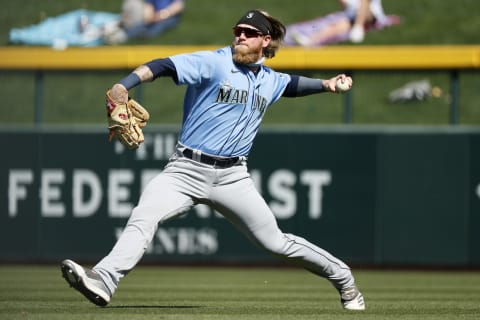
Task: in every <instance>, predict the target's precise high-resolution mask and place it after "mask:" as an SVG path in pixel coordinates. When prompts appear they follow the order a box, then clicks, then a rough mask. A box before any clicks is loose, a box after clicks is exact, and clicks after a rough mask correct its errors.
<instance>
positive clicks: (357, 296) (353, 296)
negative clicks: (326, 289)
mask: <svg viewBox="0 0 480 320" xmlns="http://www.w3.org/2000/svg"><path fill="white" fill-rule="evenodd" d="M340 297H341V302H342V306H343V308H344V309H346V310H365V301H364V300H363V295H362V294H361V293H360V291H358V288H357V287H356V286H353V287H349V288H346V289H343V290H340Z"/></svg>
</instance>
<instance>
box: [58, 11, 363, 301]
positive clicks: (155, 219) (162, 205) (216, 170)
mask: <svg viewBox="0 0 480 320" xmlns="http://www.w3.org/2000/svg"><path fill="white" fill-rule="evenodd" d="M233 34H234V40H233V43H232V45H231V46H228V47H224V48H220V49H218V50H216V51H202V52H195V53H189V54H179V55H174V56H170V57H168V58H161V59H156V60H153V61H150V62H148V63H146V64H144V65H141V66H139V67H138V68H136V69H135V70H134V71H133V72H132V73H131V74H129V75H128V76H126V77H125V78H124V79H122V80H121V81H119V82H118V83H116V84H115V85H113V86H112V88H111V90H110V91H109V101H110V102H109V103H110V104H109V107H111V104H112V103H113V102H112V101H114V102H116V103H119V104H125V103H126V102H127V99H128V90H129V89H131V88H133V87H135V86H137V85H139V84H140V83H142V82H146V81H152V80H154V79H156V78H158V77H171V78H172V79H173V80H174V81H175V83H176V84H178V85H181V84H182V85H186V86H187V91H186V96H185V99H184V105H183V112H184V115H183V121H182V128H181V132H180V135H179V140H178V144H177V147H176V151H175V153H174V154H173V155H172V156H171V158H170V160H169V162H168V164H167V165H166V166H165V168H164V170H163V171H162V173H160V174H159V175H157V176H156V177H155V178H153V179H152V181H151V182H150V183H149V184H148V185H147V186H146V187H145V189H144V191H143V192H142V194H141V196H140V199H139V202H138V204H137V206H136V207H135V208H134V209H133V211H132V214H131V216H130V218H129V220H128V223H127V225H126V227H125V229H124V231H123V233H122V234H121V236H120V237H119V239H118V240H117V242H116V244H115V246H114V247H113V249H112V250H111V252H110V253H109V254H108V255H107V256H105V257H104V258H103V259H102V260H101V261H100V262H98V263H97V264H96V265H95V266H94V267H93V269H87V268H84V267H82V266H80V265H79V264H77V263H75V262H74V261H72V260H64V261H63V262H62V264H61V270H62V274H63V277H64V278H65V279H66V281H67V282H68V283H69V284H70V286H71V287H73V288H75V289H76V290H78V291H79V292H80V293H82V294H83V295H84V296H85V297H86V298H87V299H89V300H90V301H91V302H93V303H94V304H96V305H99V306H106V305H107V304H108V303H109V302H110V300H111V297H112V295H113V294H114V293H115V291H116V289H117V287H118V284H119V281H120V280H121V279H122V277H124V276H125V275H127V273H128V272H129V271H130V270H131V269H132V268H133V267H134V266H135V265H136V264H137V263H138V262H139V260H140V259H141V258H142V256H143V254H144V252H145V250H146V249H147V247H148V245H149V243H150V242H151V241H152V238H153V236H154V234H155V232H156V230H157V228H158V224H159V223H164V222H166V221H167V220H169V219H172V218H175V217H178V216H180V215H181V214H182V213H184V212H185V211H187V210H190V209H191V208H192V207H193V206H195V205H196V204H199V203H202V204H207V205H209V206H210V207H212V208H214V209H215V210H216V211H218V212H220V213H221V214H222V215H223V216H225V218H226V219H228V221H230V222H231V223H232V224H234V225H235V226H236V227H237V228H238V229H239V230H240V231H241V232H242V233H243V234H244V235H245V236H246V237H247V238H248V239H250V240H251V241H252V242H253V243H254V244H256V245H258V246H259V247H261V248H263V249H265V250H266V251H267V252H270V253H272V254H274V255H276V256H279V257H281V258H284V259H286V260H288V261H290V262H292V263H295V264H296V265H300V266H302V267H303V268H305V269H306V270H308V271H310V272H312V273H313V274H315V275H318V276H320V277H323V278H326V279H327V280H329V281H330V282H331V284H332V285H333V286H334V287H335V288H336V289H337V290H338V291H339V294H340V300H341V304H342V306H343V308H345V309H348V310H364V309H365V303H364V300H363V296H362V294H361V293H360V291H359V290H358V288H357V286H356V284H355V280H354V277H353V275H352V273H351V270H350V268H349V267H348V266H347V265H346V264H345V263H344V262H342V261H341V260H339V259H337V258H336V257H334V256H333V255H331V254H330V253H328V252H327V251H325V250H323V249H322V248H320V247H318V246H316V245H314V244H312V243H310V242H309V241H307V240H305V239H303V238H301V237H298V236H296V235H293V234H288V233H283V232H282V231H281V230H280V229H279V227H278V225H277V222H276V220H275V217H274V215H273V213H272V211H271V210H270V208H269V207H268V206H267V204H266V202H265V201H264V199H263V198H262V196H261V195H260V194H259V192H258V191H257V190H256V189H255V186H254V183H253V181H252V179H251V177H250V175H249V173H248V170H247V156H248V154H249V151H250V149H251V147H252V143H253V140H254V138H255V135H256V134H257V131H258V128H259V125H260V122H261V120H262V117H263V115H264V113H265V111H266V110H267V109H268V108H269V107H270V106H271V105H272V104H273V103H274V102H275V101H277V100H278V99H280V98H281V97H298V96H305V95H310V94H315V93H321V92H333V93H335V92H338V90H337V89H336V88H335V85H336V82H337V80H339V79H340V81H343V82H347V83H348V84H349V86H351V85H352V79H351V78H350V77H348V76H346V75H345V74H340V75H337V76H335V77H333V78H330V79H326V80H323V79H313V78H307V77H303V76H299V75H289V74H286V73H280V72H275V71H274V70H272V69H271V68H269V67H266V66H265V65H264V64H263V63H264V60H265V59H267V58H273V57H274V56H275V53H276V52H277V50H278V48H279V46H280V43H281V41H282V40H283V37H284V36H285V27H284V25H283V24H282V23H281V22H280V21H278V20H277V19H276V18H274V17H272V16H270V15H269V14H268V13H267V12H265V11H260V10H250V11H248V12H247V13H246V14H245V15H243V16H242V17H241V18H240V19H239V20H238V22H237V23H236V24H235V27H234V28H233ZM160 90H162V88H160ZM142 138H143V135H142ZM140 142H141V141H140Z"/></svg>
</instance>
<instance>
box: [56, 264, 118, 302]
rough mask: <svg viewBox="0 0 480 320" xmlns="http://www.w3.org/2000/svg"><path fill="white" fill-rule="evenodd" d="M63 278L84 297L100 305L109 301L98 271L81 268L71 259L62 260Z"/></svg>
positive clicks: (105, 287)
mask: <svg viewBox="0 0 480 320" xmlns="http://www.w3.org/2000/svg"><path fill="white" fill-rule="evenodd" d="M61 270H62V275H63V278H65V280H66V281H67V282H68V284H69V285H70V287H73V288H74V289H76V290H77V291H78V292H80V293H81V294H83V295H84V296H85V298H87V299H88V300H90V301H91V302H92V303H94V304H96V305H97V306H100V307H105V306H106V305H107V304H108V303H109V302H110V294H109V290H108V288H107V286H106V285H105V283H104V282H103V280H102V278H101V277H100V275H99V274H98V273H96V272H95V271H93V270H90V269H86V268H83V267H82V266H81V265H79V264H77V263H75V262H73V261H72V260H64V261H62V264H61Z"/></svg>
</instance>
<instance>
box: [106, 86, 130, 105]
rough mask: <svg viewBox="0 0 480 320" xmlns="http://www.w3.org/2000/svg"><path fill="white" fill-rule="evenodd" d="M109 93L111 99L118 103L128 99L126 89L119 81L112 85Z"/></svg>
mask: <svg viewBox="0 0 480 320" xmlns="http://www.w3.org/2000/svg"><path fill="white" fill-rule="evenodd" d="M109 95H110V98H111V99H112V100H113V101H115V102H116V103H119V104H126V103H127V101H128V90H127V89H126V88H125V87H124V86H123V85H121V84H119V83H117V84H115V85H113V87H112V89H110V91H109Z"/></svg>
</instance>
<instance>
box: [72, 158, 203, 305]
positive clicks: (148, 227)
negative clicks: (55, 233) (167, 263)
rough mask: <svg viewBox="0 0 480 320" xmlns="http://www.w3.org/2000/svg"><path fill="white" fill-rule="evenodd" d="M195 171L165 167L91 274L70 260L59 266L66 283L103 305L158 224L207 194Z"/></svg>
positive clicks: (179, 165) (184, 165)
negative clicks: (103, 291)
mask: <svg viewBox="0 0 480 320" xmlns="http://www.w3.org/2000/svg"><path fill="white" fill-rule="evenodd" d="M198 170H202V168H197V167H195V166H193V165H192V164H190V163H181V161H173V162H171V163H169V165H167V167H166V168H165V169H164V171H163V172H162V173H160V174H159V175H157V176H156V177H155V178H154V179H152V181H150V182H149V183H148V185H147V186H146V188H145V190H144V191H143V192H142V195H141V197H140V200H139V202H138V205H137V206H136V207H135V208H134V209H133V211H132V215H131V216H130V218H129V220H128V222H127V225H126V227H125V228H124V230H123V232H122V233H121V235H120V237H119V238H118V240H117V242H116V243H115V245H114V247H113V249H112V250H111V251H110V253H109V254H108V255H107V256H105V257H104V258H103V259H102V260H101V261H100V262H99V263H97V264H96V265H95V266H94V267H93V269H92V270H91V271H92V273H91V272H90V270H88V269H85V268H82V267H81V266H79V265H78V264H75V263H74V262H73V261H71V260H66V261H67V262H65V263H64V264H62V273H63V274H64V277H65V279H66V280H67V282H68V283H69V284H70V285H71V286H72V287H73V288H75V289H77V290H78V291H80V292H81V293H82V294H83V295H84V296H85V297H87V298H88V299H89V300H90V301H92V302H93V303H95V304H97V305H106V304H107V303H108V302H109V300H110V299H109V298H110V297H111V296H112V295H113V294H114V293H115V291H116V289H117V287H118V284H119V282H120V279H121V278H123V277H124V276H125V275H126V274H127V273H128V272H129V271H130V270H131V269H133V267H134V266H135V265H136V264H137V263H138V261H139V260H140V259H141V258H142V257H143V255H144V253H145V251H146V249H147V247H148V246H149V244H150V242H151V241H152V239H153V237H154V235H155V232H156V231H157V228H158V225H159V223H163V222H165V221H166V220H168V219H171V218H174V217H176V216H178V215H180V214H182V213H183V212H185V211H187V210H189V209H190V208H191V207H192V206H193V205H194V204H195V202H194V199H195V198H202V197H205V195H204V194H202V193H201V192H203V191H204V190H208V188H207V187H206V186H205V184H206V183H209V181H208V177H207V178H205V175H206V173H205V172H199V171H198ZM68 261H69V262H68ZM87 270H88V271H87ZM92 274H93V275H95V276H94V278H95V279H96V280H100V281H102V282H103V283H104V285H105V286H106V289H107V290H106V292H108V297H107V296H105V295H102V294H100V293H101V292H99V291H97V290H96V288H95V286H93V285H90V284H92V283H93V281H90V279H91V278H92V277H91V275H92ZM97 277H99V278H98V279H97ZM95 283H97V284H99V283H100V282H95ZM97 296H98V297H100V298H101V299H103V301H102V300H99V299H97Z"/></svg>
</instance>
